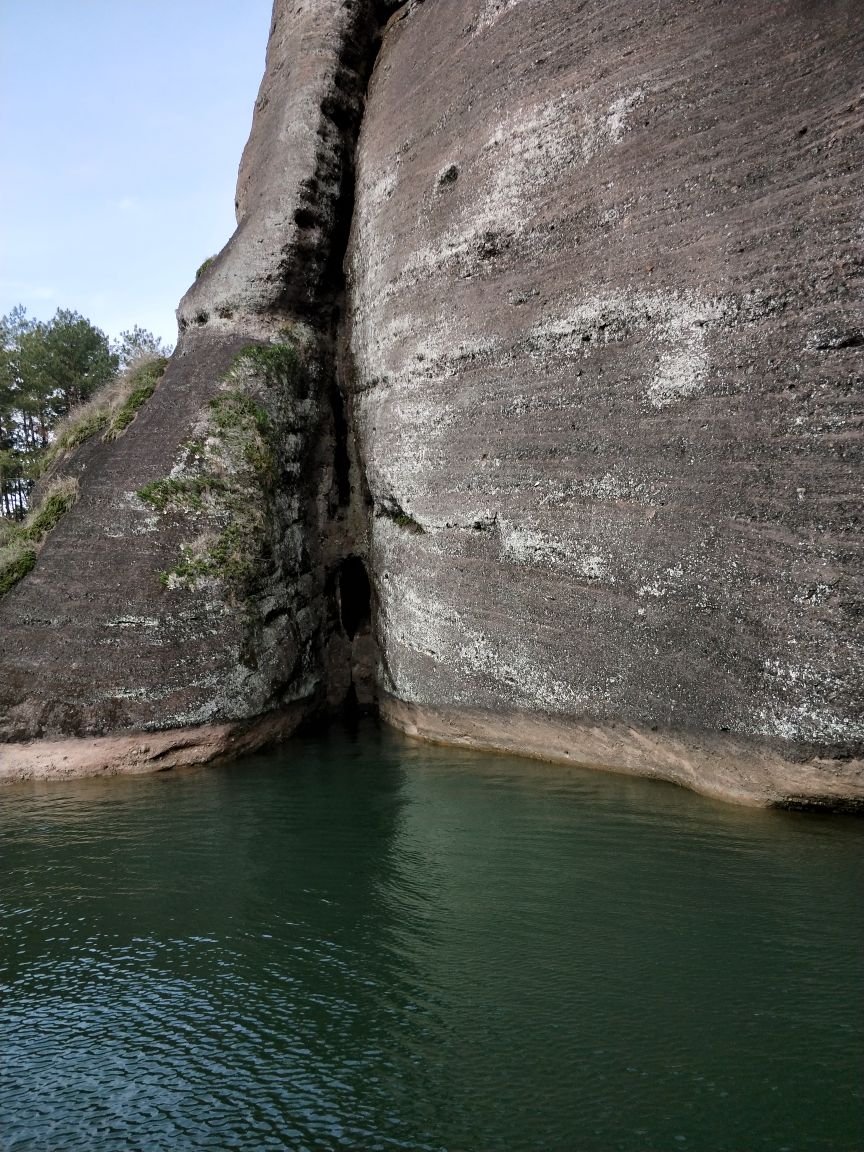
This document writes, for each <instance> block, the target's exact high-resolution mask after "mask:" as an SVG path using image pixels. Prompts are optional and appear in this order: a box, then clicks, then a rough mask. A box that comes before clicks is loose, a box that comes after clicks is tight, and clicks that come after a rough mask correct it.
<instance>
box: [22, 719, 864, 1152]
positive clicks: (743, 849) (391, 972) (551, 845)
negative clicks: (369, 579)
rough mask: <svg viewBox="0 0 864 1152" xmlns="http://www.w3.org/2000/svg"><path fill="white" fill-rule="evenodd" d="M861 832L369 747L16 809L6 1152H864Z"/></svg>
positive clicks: (371, 732) (117, 784)
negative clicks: (66, 1151) (390, 1151)
mask: <svg viewBox="0 0 864 1152" xmlns="http://www.w3.org/2000/svg"><path fill="white" fill-rule="evenodd" d="M860 831H861V824H860V823H859V822H856V821H852V820H849V819H844V818H839V817H834V818H830V817H818V816H817V817H813V816H803V815H795V814H786V813H772V812H759V811H750V810H740V809H735V808H731V807H729V806H726V805H721V804H718V803H714V802H712V801H709V800H705V799H704V798H701V797H697V796H694V795H691V794H689V793H686V792H684V791H682V790H680V789H675V788H673V787H671V786H664V785H657V784H655V783H652V782H646V781H640V780H630V779H626V778H617V777H611V776H605V775H601V774H595V773H587V772H586V773H579V772H574V771H573V770H568V769H560V768H554V767H548V766H543V765H537V764H530V763H524V762H521V761H518V760H508V759H506V758H499V757H485V756H477V755H473V754H468V753H462V752H458V751H453V750H444V749H434V748H427V747H424V746H419V745H414V744H411V743H409V742H406V741H403V740H401V739H400V738H398V737H396V736H394V735H392V734H388V733H385V732H381V731H379V730H377V729H375V728H372V727H368V728H364V729H362V730H361V732H360V733H359V735H358V736H356V737H353V738H352V737H350V736H348V735H346V734H344V733H334V734H331V735H330V736H329V737H328V738H323V739H322V738H318V739H315V740H311V739H310V740H303V741H296V742H294V743H292V744H291V745H289V746H288V747H287V748H285V749H283V750H280V751H279V752H278V753H275V754H273V755H269V756H266V757H258V758H255V759H252V760H249V761H245V762H243V763H239V764H236V765H233V766H231V767H228V768H224V769H216V770H195V771H191V772H187V773H183V774H176V775H170V774H168V775H164V776H159V777H149V778H136V779H130V780H111V781H105V782H93V781H83V782H78V783H74V784H55V785H39V786H36V785H29V786H22V787H20V788H15V789H10V790H8V792H6V793H4V797H3V807H2V812H0V837H2V839H0V845H2V847H0V856H2V860H0V865H2V877H3V880H2V896H0V899H2V908H0V925H2V930H3V944H2V978H3V998H2V1005H0V1042H2V1053H3V1055H2V1062H3V1063H2V1069H3V1079H2V1087H0V1097H2V1099H0V1114H2V1116H3V1117H4V1118H5V1131H4V1139H5V1142H6V1143H5V1145H4V1147H7V1148H9V1149H23V1148H37V1147H38V1148H42V1147H51V1148H57V1149H62V1148H70V1149H71V1148H82V1149H83V1148H87V1149H92V1150H94V1152H96V1150H102V1149H104V1150H106V1152H107V1150H109V1149H110V1150H112V1152H113V1150H117V1149H121V1148H127V1147H128V1148H131V1147H134V1148H136V1149H137V1148H141V1149H161V1148H166V1149H167V1148H170V1149H185V1148H189V1149H192V1148H202V1149H203V1148H208V1149H213V1148H223V1147H224V1148H229V1147H230V1148H232V1149H249V1150H252V1149H259V1148H271V1147H272V1148H291V1149H295V1148H296V1149H303V1148H310V1149H316V1150H318V1149H323V1148H334V1149H343V1148H345V1149H347V1148H356V1149H361V1148H362V1149H372V1148H417V1149H420V1148H429V1149H433V1148H434V1149H440V1148H443V1149H453V1150H454V1152H456V1150H459V1149H495V1148H502V1149H504V1148H506V1149H535V1148H547V1149H561V1150H562V1152H563V1150H565V1149H566V1150H569V1149H574V1148H579V1149H589V1150H590V1149H597V1150H598V1152H600V1150H603V1152H605V1150H606V1149H611V1148H620V1149H625V1150H631V1149H632V1150H633V1152H644V1150H651V1149H655V1148H656V1149H669V1148H685V1149H686V1148H687V1147H691V1148H698V1149H700V1150H705V1149H711V1150H712V1152H713V1150H715V1149H716V1150H722V1149H727V1148H728V1149H730V1152H731V1150H735V1152H740V1150H741V1149H744V1148H746V1149H753V1150H756V1149H772V1150H774V1152H776V1150H777V1149H780V1148H782V1147H787V1146H788V1147H789V1148H790V1149H793V1148H794V1149H800V1148H813V1149H816V1148H818V1149H823V1148H832V1149H841V1150H842V1149H850V1150H851V1149H853V1148H859V1147H860V1146H861V1143H862V1140H864V1133H862V1131H861V1125H860V1095H859V1084H860V1078H859V1075H858V1073H859V1066H858V1060H859V1056H860V1052H861V1043H862V1034H861V1027H860V1018H859V1003H860V1001H859V1000H858V997H859V995H860V991H861V988H860V986H859V980H860V976H859V967H858V954H859V952H858V950H859V949H860V946H861V943H862V936H864V922H862V915H861V908H860V891H861V881H862V879H864V854H862V851H861V840H860Z"/></svg>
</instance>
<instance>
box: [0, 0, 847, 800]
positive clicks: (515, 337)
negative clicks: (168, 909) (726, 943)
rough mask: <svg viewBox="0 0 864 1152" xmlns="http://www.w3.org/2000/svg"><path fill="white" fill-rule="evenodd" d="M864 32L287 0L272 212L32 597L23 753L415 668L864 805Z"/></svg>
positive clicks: (116, 449)
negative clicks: (863, 477)
mask: <svg viewBox="0 0 864 1152" xmlns="http://www.w3.org/2000/svg"><path fill="white" fill-rule="evenodd" d="M862 58H864V12H862V10H861V9H860V6H858V5H857V4H853V3H852V2H851V0H849V2H844V0H833V2H828V3H821V4H818V5H817V4H812V3H808V2H804V0H782V2H774V3H772V4H770V5H769V6H768V7H767V8H766V6H765V5H764V4H762V3H756V0H752V2H751V0H745V2H743V3H741V4H739V5H736V15H735V22H734V25H731V24H730V21H729V14H728V6H724V5H722V4H720V3H716V2H713V0H698V2H697V3H689V2H688V3H683V2H681V3H677V2H672V3H670V4H668V5H664V7H663V11H662V16H661V13H660V11H659V10H658V9H657V6H656V5H649V4H647V3H641V2H639V3H635V4H634V3H632V2H628V3H624V2H623V0H621V2H618V0H611V2H607V3H604V4H602V5H601V4H599V3H595V2H593V0H587V2H585V3H579V4H572V5H561V4H560V3H558V2H556V0H509V2H508V0H427V2H426V3H422V2H421V3H418V2H416V0H415V2H413V3H410V4H407V5H405V6H404V7H402V8H400V9H399V10H398V11H397V12H395V14H393V15H392V16H390V17H389V20H388V11H387V9H386V7H385V6H378V7H376V6H374V5H373V4H372V3H371V2H362V3H361V2H360V0H354V3H353V4H351V5H348V6H346V5H343V4H340V3H336V2H335V0H315V2H314V3H313V2H312V0H308V2H307V3H305V4H300V5H297V4H294V5H291V6H289V5H288V4H287V3H284V2H283V0H277V3H276V5H275V10H274V20H273V27H272V29H271V36H270V44H269V49H268V59H267V70H266V73H265V77H264V80H263V83H262V87H261V92H260V94H259V98H258V101H257V104H256V109H255V118H254V124H253V130H252V135H251V138H250V141H249V144H248V146H247V149H246V152H245V154H244V157H243V162H242V164H241V169H240V178H239V183H238V196H237V210H238V227H237V231H236V233H235V235H234V237H233V238H232V239H231V241H230V242H229V244H228V245H227V246H226V248H225V249H224V250H223V252H222V253H220V255H219V256H218V257H217V258H216V260H215V261H213V262H212V263H211V264H210V265H209V266H208V267H207V268H206V269H205V270H204V271H203V273H202V274H201V276H200V278H199V279H198V280H197V281H196V283H195V284H194V285H193V287H192V288H191V289H190V291H189V292H188V293H187V295H186V297H184V300H183V301H182V302H181V305H180V308H179V311H178V319H179V324H180V331H181V336H180V341H179V344H178V349H177V352H176V353H175V355H174V357H173V360H172V362H171V364H170V365H169V368H168V371H167V373H166V375H165V377H164V378H163V380H162V382H161V383H160V385H159V387H158V388H157V390H156V392H155V394H154V395H153V397H152V399H151V400H150V401H149V403H148V404H147V405H146V407H145V408H144V409H143V410H142V411H141V412H140V413H139V415H138V416H137V418H136V419H135V420H134V422H133V423H132V424H131V425H130V426H129V428H128V429H127V430H126V432H125V434H124V436H123V437H122V438H121V439H119V440H117V441H115V442H113V443H110V444H106V443H102V442H101V441H94V442H91V443H89V444H87V445H85V446H84V448H83V449H81V450H80V451H79V452H78V453H77V454H74V455H73V456H71V457H70V458H69V459H68V460H67V461H66V462H65V464H64V466H63V468H64V470H65V472H67V473H68V474H71V475H75V476H76V477H77V478H78V481H79V490H80V497H79V499H78V502H77V503H76V504H75V506H74V507H73V508H72V509H71V510H70V511H69V512H68V513H67V514H66V516H65V517H64V518H63V520H62V521H61V522H60V524H59V525H58V526H57V528H56V529H54V531H53V533H52V535H51V537H50V538H49V539H48V541H47V542H46V544H45V546H44V547H43V550H42V552H41V555H40V557H39V561H38V563H37V565H36V568H35V569H34V571H33V572H32V573H31V574H30V575H29V576H28V577H26V578H25V579H24V580H23V581H22V582H21V583H20V584H18V585H17V586H16V587H15V588H14V589H13V590H12V591H11V592H10V593H9V594H8V595H6V596H5V597H4V598H3V599H2V600H0V627H2V635H3V652H2V656H0V716H2V719H0V731H2V736H3V739H4V740H5V742H6V743H5V744H4V745H0V748H2V752H0V756H2V764H3V767H2V769H0V772H2V773H3V774H5V775H6V776H7V777H21V776H25V775H28V774H32V773H35V772H46V771H47V772H60V773H62V772H63V771H64V770H66V771H73V770H79V767H76V766H80V765H84V767H80V770H87V771H94V770H102V771H114V770H127V769H128V768H129V767H130V766H134V767H139V768H144V767H152V766H167V765H170V764H172V763H182V762H185V761H188V760H190V759H193V760H194V759H205V758H209V757H211V756H213V755H220V754H225V753H228V752H231V751H232V750H238V749H241V748H247V747H253V746H255V744H256V743H258V742H259V741H261V740H264V739H272V738H274V737H275V736H278V735H285V734H287V733H289V732H290V731H291V730H293V728H294V727H295V726H296V725H297V724H298V723H300V722H301V721H302V720H304V719H308V718H310V717H312V716H320V715H324V714H327V713H329V712H333V711H336V710H339V709H342V708H343V707H345V706H346V705H348V706H352V707H353V706H354V705H355V703H356V704H360V705H366V706H371V705H373V704H376V703H377V705H378V706H379V707H380V709H381V711H382V713H383V715H384V716H385V718H387V719H389V720H390V721H391V722H393V723H395V724H397V725H398V726H400V727H402V728H404V729H405V730H406V731H409V732H411V733H413V734H417V735H421V736H425V737H427V738H431V739H437V740H443V741H454V742H459V743H468V744H473V745H476V746H480V747H492V748H500V749H504V750H515V751H520V752H527V753H528V754H531V755H536V756H542V757H548V758H554V759H561V760H568V761H571V762H573V763H579V764H588V765H594V766H599V767H607V768H612V769H615V770H619V771H626V772H635V773H640V774H648V775H656V776H659V777H662V778H666V779H671V780H675V781H678V782H680V783H684V784H688V785H690V786H692V787H695V788H697V789H699V790H701V791H705V792H708V793H711V794H715V795H719V796H723V797H726V798H729V799H737V800H741V801H744V802H749V803H779V804H787V805H813V804H815V805H823V804H826V805H835V804H843V805H854V804H856V803H860V802H862V801H864V771H862V759H861V750H862V745H864V721H862V714H864V708H862V696H864V693H862V674H861V668H862V666H864V653H862V646H864V645H862V635H864V630H862V625H861V609H862V601H864V596H862V573H861V564H860V556H861V543H862V540H861V517H860V511H861V507H860V501H859V499H858V498H859V494H860V472H859V471H858V469H859V468H860V449H861V423H860V421H861V388H860V373H861V358H862V354H864V316H862V298H861V286H862V271H864V261H862V250H861V241H862V234H861V225H860V220H861V210H862V199H864V198H862V192H861V183H860V172H861V169H862V161H864V144H862V141H864V133H862V127H864V103H862V97H861V92H860V80H861V66H860V61H861V59H862ZM142 749H145V750H144V751H142ZM63 757H68V759H66V760H64V759H63Z"/></svg>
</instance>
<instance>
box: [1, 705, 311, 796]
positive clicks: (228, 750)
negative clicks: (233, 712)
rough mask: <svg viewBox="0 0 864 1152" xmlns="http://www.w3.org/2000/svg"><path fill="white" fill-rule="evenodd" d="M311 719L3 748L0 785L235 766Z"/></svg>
mask: <svg viewBox="0 0 864 1152" xmlns="http://www.w3.org/2000/svg"><path fill="white" fill-rule="evenodd" d="M308 713H309V708H308V705H306V704H304V703H298V704H293V705H291V706H290V707H287V708H284V709H281V710H280V711H278V712H271V713H268V714H267V715H266V716H261V717H258V718H257V719H255V720H249V721H243V722H239V723H233V724H203V725H201V726H199V727H196V728H174V729H170V730H168V731H166V732H129V733H122V734H118V735H116V736H97V737H94V738H92V739H78V738H73V739H68V740H33V741H31V742H29V743H26V744H0V784H15V783H21V782H23V781H27V780H70V779H75V778H79V777H84V776H119V775H127V776H134V775H143V774H144V773H147V772H165V771H167V770H169V769H172V768H186V767H190V766H191V765H195V764H209V763H216V762H218V761H221V760H227V759H231V760H233V759H235V758H236V757H238V756H244V755H247V754H248V753H250V752H256V751H258V750H259V749H261V748H264V747H267V746H268V745H270V744H276V743H278V742H279V741H282V740H286V739H287V738H288V737H289V736H291V735H292V734H293V733H294V732H295V731H296V730H297V728H298V727H299V725H300V724H301V723H302V722H303V720H305V719H306V717H307V715H308Z"/></svg>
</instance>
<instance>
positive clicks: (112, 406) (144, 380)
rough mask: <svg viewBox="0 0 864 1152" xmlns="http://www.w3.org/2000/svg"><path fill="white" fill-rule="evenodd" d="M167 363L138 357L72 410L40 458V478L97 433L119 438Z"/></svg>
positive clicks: (154, 385)
mask: <svg viewBox="0 0 864 1152" xmlns="http://www.w3.org/2000/svg"><path fill="white" fill-rule="evenodd" d="M167 363H168V360H167V358H166V357H165V356H150V355H142V356H139V357H138V358H137V359H136V360H133V361H132V362H131V363H130V364H129V366H128V367H127V368H125V369H124V370H123V371H122V372H120V373H118V375H117V376H116V377H115V378H114V379H113V380H112V381H111V382H110V383H109V384H106V385H105V386H104V387H103V388H100V389H99V391H98V392H96V393H95V395H93V396H92V397H91V398H90V399H89V400H87V401H86V402H85V403H84V404H79V405H78V406H77V407H75V408H72V409H71V410H70V412H69V414H68V416H66V417H65V419H63V420H62V421H61V422H60V423H59V424H58V425H57V428H56V430H55V435H54V440H53V441H52V443H51V445H50V446H49V448H48V449H47V451H46V452H45V455H44V456H43V457H42V461H41V465H40V472H41V473H42V474H43V475H44V473H46V472H48V471H49V470H50V469H51V466H52V465H53V464H55V463H56V462H57V461H58V460H60V459H62V457H64V456H66V455H68V454H69V453H70V452H71V451H72V450H73V449H75V448H78V447H80V445H81V444H83V443H85V441H87V440H89V439H90V438H91V437H93V436H95V435H97V433H99V432H104V433H105V439H106V440H116V439H117V437H118V436H121V435H122V434H123V432H125V430H126V429H127V428H128V427H129V425H130V424H131V423H132V421H133V420H134V419H135V417H136V415H137V414H138V412H139V410H140V409H141V408H142V407H143V406H144V404H145V403H146V402H147V401H148V400H149V399H150V397H151V396H152V395H153V393H154V391H155V389H156V385H157V384H158V383H159V380H160V379H161V377H162V374H163V373H164V371H165V366H166V365H167Z"/></svg>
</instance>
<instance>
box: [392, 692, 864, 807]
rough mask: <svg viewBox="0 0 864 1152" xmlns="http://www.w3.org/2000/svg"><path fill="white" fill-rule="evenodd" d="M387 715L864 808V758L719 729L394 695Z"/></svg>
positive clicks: (709, 783) (417, 725)
mask: <svg viewBox="0 0 864 1152" xmlns="http://www.w3.org/2000/svg"><path fill="white" fill-rule="evenodd" d="M381 715H382V718H383V719H384V720H386V721H387V723H388V724H392V725H393V726H394V727H395V728H398V729H400V730H401V731H402V732H404V733H405V734H406V735H408V736H412V737H415V738H417V739H420V740H427V741H429V742H430V743H434V744H451V745H457V746H459V747H463V748H473V749H475V750H477V751H483V752H502V753H509V754H512V755H518V756H528V757H530V758H532V759H537V760H546V761H549V762H552V763H559V764H572V765H574V766H577V767H580V768H594V769H601V770H603V771H607V772H616V773H619V774H624V775H629V776H649V777H653V778H654V779H657V780H668V781H670V782H671V783H674V784H681V785H683V786H684V787H686V788H691V789H692V790H693V791H694V792H700V793H701V794H702V795H703V796H711V797H713V798H714V799H717V800H726V801H730V802H732V803H735V804H747V805H750V806H752V807H760V808H771V807H778V808H824V809H837V810H842V811H861V812H864V761H862V760H860V759H855V760H829V759H821V758H814V759H812V760H808V761H806V762H804V763H793V762H790V761H788V760H785V759H783V757H782V755H781V754H780V753H779V752H778V751H777V750H776V749H774V748H772V747H770V746H768V745H765V744H762V743H760V742H757V741H748V740H746V739H742V738H740V737H735V736H721V735H717V734H713V733H704V734H693V733H676V732H660V731H657V732H652V731H650V730H647V729H642V728H639V727H635V726H631V725H627V724H597V723H590V722H589V723H581V722H579V721H578V720H573V719H562V718H558V717H552V716H544V715H542V714H540V713H524V712H523V713H519V712H513V713H509V714H496V713H492V712H484V711H481V710H479V709H478V710H472V709H456V708H448V709H440V710H438V709H432V708H422V707H418V706H417V705H414V704H406V703H404V702H403V701H401V700H396V699H394V698H393V697H385V698H383V699H382V700H381Z"/></svg>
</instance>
